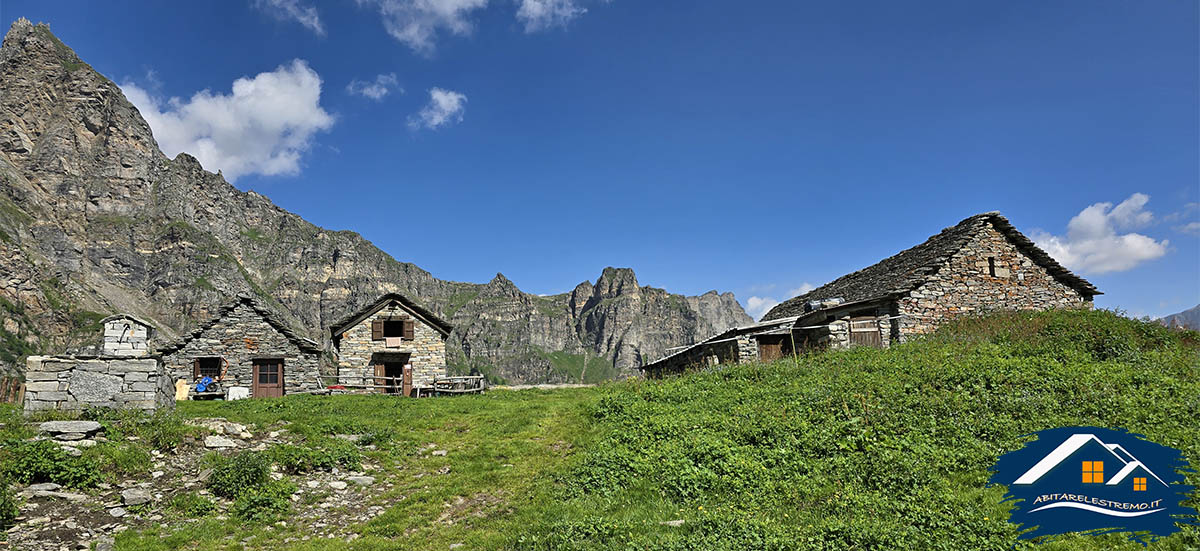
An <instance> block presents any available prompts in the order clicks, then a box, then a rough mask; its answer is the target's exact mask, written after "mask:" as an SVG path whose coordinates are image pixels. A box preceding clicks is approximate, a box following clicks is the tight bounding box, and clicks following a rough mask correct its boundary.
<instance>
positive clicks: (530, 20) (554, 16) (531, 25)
mask: <svg viewBox="0 0 1200 551" xmlns="http://www.w3.org/2000/svg"><path fill="white" fill-rule="evenodd" d="M520 2H521V5H520V7H518V8H517V19H519V20H521V22H522V23H524V24H525V32H527V33H531V32H536V31H541V30H545V29H549V28H552V27H565V26H566V25H567V23H568V22H570V21H571V20H572V19H575V18H576V17H579V16H581V15H583V14H584V13H587V10H586V9H584V8H581V7H579V5H578V4H577V3H576V2H575V0H520Z"/></svg>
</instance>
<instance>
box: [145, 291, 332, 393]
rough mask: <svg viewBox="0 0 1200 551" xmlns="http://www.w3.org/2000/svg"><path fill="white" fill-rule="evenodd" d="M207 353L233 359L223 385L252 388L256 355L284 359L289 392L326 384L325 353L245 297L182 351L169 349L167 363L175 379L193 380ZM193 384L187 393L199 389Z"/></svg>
mask: <svg viewBox="0 0 1200 551" xmlns="http://www.w3.org/2000/svg"><path fill="white" fill-rule="evenodd" d="M206 357H220V358H224V359H225V361H228V362H229V369H228V371H227V372H226V374H225V380H224V381H223V384H222V388H225V389H228V388H229V387H232V386H242V387H246V388H253V377H254V360H256V359H282V360H283V380H284V394H287V393H293V392H301V391H311V390H317V389H322V388H325V383H324V381H321V380H320V374H321V373H320V370H321V358H320V353H318V352H307V351H304V350H302V349H301V348H300V347H299V346H297V345H296V344H295V343H294V342H293V341H292V340H291V339H289V338H288V337H287V336H286V335H284V334H283V333H281V332H279V330H277V329H275V327H274V326H272V325H271V324H270V323H268V322H267V321H266V320H265V319H263V317H262V316H261V315H259V313H258V312H256V311H254V309H253V308H251V307H250V306H249V305H247V304H246V303H245V302H242V303H239V304H237V306H236V307H234V308H233V309H232V310H230V311H229V312H228V313H226V314H224V315H223V316H222V317H221V318H220V319H219V320H217V321H216V322H215V323H213V324H212V325H211V326H209V327H208V328H206V329H204V330H203V331H202V332H201V333H200V334H199V335H197V336H195V337H194V338H192V339H191V340H189V341H187V343H186V344H184V345H183V346H182V347H181V348H179V349H178V350H173V351H171V352H169V353H167V354H164V355H163V363H164V364H165V366H166V369H167V372H168V373H170V374H171V375H172V376H173V377H174V378H176V379H184V380H186V381H188V382H189V383H192V382H193V381H194V380H195V377H194V369H195V368H194V364H193V362H194V360H195V359H196V358H206ZM222 368H224V366H223V365H222ZM190 387H191V388H190V390H189V391H188V392H189V393H191V394H195V385H190Z"/></svg>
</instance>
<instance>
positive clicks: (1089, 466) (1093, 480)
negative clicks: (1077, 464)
mask: <svg viewBox="0 0 1200 551" xmlns="http://www.w3.org/2000/svg"><path fill="white" fill-rule="evenodd" d="M1083 483H1084V484H1103V483H1104V462H1103V461H1084V462H1083Z"/></svg>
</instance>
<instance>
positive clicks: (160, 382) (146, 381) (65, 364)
mask: <svg viewBox="0 0 1200 551" xmlns="http://www.w3.org/2000/svg"><path fill="white" fill-rule="evenodd" d="M25 365H26V368H25V411H26V412H32V411H38V410H47V409H61V410H79V409H83V408H84V407H104V408H114V409H140V410H143V411H146V412H148V413H153V412H154V411H157V410H159V409H172V408H174V407H175V391H174V386H173V385H172V382H171V377H169V376H168V375H167V372H166V370H165V369H164V368H163V365H162V362H161V361H159V359H158V358H103V357H95V358H76V357H70V356H30V357H29V358H27V359H26V360H25Z"/></svg>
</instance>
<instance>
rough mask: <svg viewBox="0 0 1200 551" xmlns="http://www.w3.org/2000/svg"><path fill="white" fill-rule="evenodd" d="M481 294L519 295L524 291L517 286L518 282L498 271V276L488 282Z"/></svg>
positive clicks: (495, 295)
mask: <svg viewBox="0 0 1200 551" xmlns="http://www.w3.org/2000/svg"><path fill="white" fill-rule="evenodd" d="M481 294H482V295H484V296H490V297H519V296H521V295H523V294H524V293H522V292H521V290H520V289H519V288H517V284H516V283H513V282H512V281H511V280H509V279H508V278H507V277H504V274H502V273H499V272H497V273H496V277H493V278H492V280H491V281H489V282H488V283H487V285H486V286H485V287H484V289H483V292H482V293H481Z"/></svg>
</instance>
